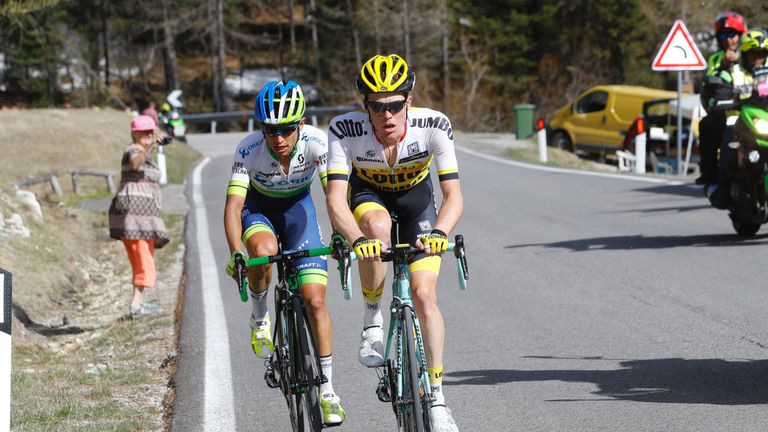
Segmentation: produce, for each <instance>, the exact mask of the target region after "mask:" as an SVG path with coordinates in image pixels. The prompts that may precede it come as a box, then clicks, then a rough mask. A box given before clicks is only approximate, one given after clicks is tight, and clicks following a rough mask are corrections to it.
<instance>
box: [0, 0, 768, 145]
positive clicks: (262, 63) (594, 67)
mask: <svg viewBox="0 0 768 432" xmlns="http://www.w3.org/2000/svg"><path fill="white" fill-rule="evenodd" d="M0 3H2V5H0V105H2V106H5V107H10V106H16V107H29V108H36V107H89V106H111V107H113V108H117V109H126V108H128V109H131V110H141V109H143V108H144V107H145V106H146V105H147V103H148V102H149V101H155V102H157V103H158V104H159V103H160V102H162V101H163V99H164V98H165V95H166V94H167V93H168V92H169V91H171V90H173V89H177V88H178V89H181V90H183V92H184V104H185V106H184V112H187V113H192V112H213V111H228V110H250V109H251V108H252V101H253V89H251V90H248V91H243V90H239V91H236V92H233V91H231V88H228V86H227V85H226V84H227V81H228V80H232V79H233V78H234V79H237V77H238V76H239V77H240V78H241V81H242V77H243V76H244V75H245V74H246V72H247V71H253V70H272V71H277V73H278V74H279V75H280V76H281V77H283V78H292V79H296V80H298V81H299V82H300V83H301V84H302V85H303V86H305V91H306V88H311V89H313V91H312V93H311V100H310V103H311V104H312V105H314V106H329V105H337V104H345V105H346V104H354V103H358V102H359V97H358V95H356V93H355V91H354V86H353V80H354V77H355V74H356V73H357V71H358V70H359V67H360V65H361V63H362V61H364V60H365V59H367V58H368V57H370V56H371V55H373V54H376V53H390V52H396V53H399V54H400V55H402V56H403V57H405V58H406V60H407V61H408V63H409V64H410V65H411V67H412V68H413V69H414V70H415V71H416V75H417V85H416V90H415V92H414V97H415V104H416V105H419V106H430V107H433V108H436V109H440V110H442V111H444V112H445V113H447V114H448V115H449V116H450V117H451V119H452V120H453V122H454V126H456V127H458V128H460V129H463V130H469V131H471V130H474V131H504V130H511V129H512V127H513V109H512V108H513V106H514V105H515V104H518V103H533V104H536V105H537V106H538V112H539V114H540V115H544V116H546V115H548V114H550V113H551V112H552V111H553V110H554V109H555V108H557V107H558V106H560V105H562V104H564V103H566V102H567V101H568V100H569V99H570V98H572V97H573V96H575V95H577V94H578V93H579V92H581V91H582V90H584V89H586V88H588V87H589V86H591V85H594V84H609V83H613V84H636V85H646V86H651V87H657V88H668V89H674V88H675V85H676V77H675V75H674V73H671V72H667V73H659V72H653V71H651V67H650V64H651V61H652V59H653V57H654V55H655V53H656V52H657V50H658V48H659V46H660V44H661V42H662V41H663V39H664V37H665V35H666V34H667V32H668V31H669V29H670V28H671V26H672V24H673V22H674V21H675V20H676V19H681V18H682V19H684V21H685V22H686V25H687V26H688V28H689V30H690V31H691V33H692V34H693V35H694V37H695V39H696V41H697V44H698V46H699V48H700V49H701V50H702V51H703V52H704V54H705V55H707V54H709V53H710V52H712V51H714V50H716V44H715V40H714V36H713V33H712V23H713V20H714V17H715V16H716V15H717V14H718V13H719V12H722V11H726V10H734V11H737V12H739V13H741V14H742V15H744V16H745V17H746V19H747V22H748V24H749V26H750V27H754V26H762V25H766V24H768V23H764V22H763V21H761V20H765V17H766V12H768V5H766V4H761V2H754V1H753V2H748V1H743V0H737V1H732V2H724V1H687V0H683V1H680V0H652V1H642V0H547V1H539V0H486V1H482V2H479V1H471V0H173V1H172V0H70V1H67V0H5V1H3V2H0ZM698 81H700V73H693V74H686V86H687V90H688V91H695V90H696V87H697V85H698ZM262 84H263V83H262Z"/></svg>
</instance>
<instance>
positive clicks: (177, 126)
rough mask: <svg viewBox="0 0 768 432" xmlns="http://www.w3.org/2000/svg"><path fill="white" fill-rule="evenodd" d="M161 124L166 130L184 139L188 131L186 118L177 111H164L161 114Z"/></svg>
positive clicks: (171, 134) (170, 134)
mask: <svg viewBox="0 0 768 432" xmlns="http://www.w3.org/2000/svg"><path fill="white" fill-rule="evenodd" d="M160 126H161V127H162V128H163V130H165V132H166V133H167V134H168V135H169V136H172V137H174V138H178V139H181V140H183V139H184V135H185V134H186V132H187V126H186V124H185V123H184V118H183V117H181V115H180V114H179V113H178V112H176V111H171V112H169V113H167V114H166V113H163V114H162V115H161V116H160Z"/></svg>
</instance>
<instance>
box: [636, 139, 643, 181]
mask: <svg viewBox="0 0 768 432" xmlns="http://www.w3.org/2000/svg"><path fill="white" fill-rule="evenodd" d="M635 174H645V132H643V133H641V134H637V136H636V137H635Z"/></svg>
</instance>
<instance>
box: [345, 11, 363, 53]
mask: <svg viewBox="0 0 768 432" xmlns="http://www.w3.org/2000/svg"><path fill="white" fill-rule="evenodd" d="M347 13H348V15H349V26H350V27H351V28H352V41H353V43H354V45H355V61H356V62H357V65H361V64H362V63H363V55H362V54H360V36H359V34H358V30H357V18H356V17H357V11H356V10H355V6H354V3H353V2H352V0H347Z"/></svg>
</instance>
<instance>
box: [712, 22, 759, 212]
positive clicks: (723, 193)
mask: <svg viewBox="0 0 768 432" xmlns="http://www.w3.org/2000/svg"><path fill="white" fill-rule="evenodd" d="M739 52H740V57H741V59H740V61H739V62H738V63H736V64H734V65H733V66H732V67H731V77H732V78H733V98H734V99H735V100H737V101H738V100H744V99H748V98H749V97H750V95H751V94H752V83H753V81H754V78H753V74H754V72H755V70H757V69H759V68H762V67H765V66H767V65H768V63H766V60H768V32H766V31H765V30H764V29H761V28H754V29H752V30H749V31H748V32H746V34H744V36H743V37H742V38H741V45H739ZM732 114H736V113H726V117H727V118H734V120H735V118H736V117H735V116H734V115H732ZM728 123H730V124H728ZM733 123H735V121H734V122H733ZM733 123H731V122H730V121H726V128H725V132H724V134H723V140H722V142H721V144H720V160H719V164H718V165H719V167H718V173H719V176H718V183H717V184H716V185H710V186H708V187H706V189H705V192H706V194H707V196H708V197H709V201H710V202H711V203H712V205H713V206H714V207H716V208H719V209H726V208H728V204H729V203H730V200H731V197H730V192H731V172H730V167H731V165H732V163H731V162H732V160H733V158H734V156H735V151H734V149H733V148H731V146H730V145H729V144H730V142H731V141H732V140H733Z"/></svg>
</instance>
